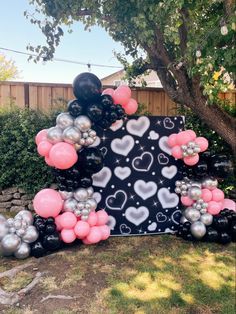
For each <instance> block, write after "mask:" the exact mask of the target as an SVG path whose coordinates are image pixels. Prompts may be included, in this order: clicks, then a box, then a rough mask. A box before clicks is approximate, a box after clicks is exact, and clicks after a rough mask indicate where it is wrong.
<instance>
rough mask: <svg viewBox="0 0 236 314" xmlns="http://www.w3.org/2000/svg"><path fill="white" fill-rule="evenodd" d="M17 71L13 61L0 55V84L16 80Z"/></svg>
mask: <svg viewBox="0 0 236 314" xmlns="http://www.w3.org/2000/svg"><path fill="white" fill-rule="evenodd" d="M17 76H18V70H17V67H16V66H15V63H14V61H12V60H8V59H7V58H6V57H5V56H4V55H3V54H0V82H1V81H6V80H9V79H13V78H16V77H17Z"/></svg>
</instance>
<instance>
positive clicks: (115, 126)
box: [110, 120, 124, 132]
mask: <svg viewBox="0 0 236 314" xmlns="http://www.w3.org/2000/svg"><path fill="white" fill-rule="evenodd" d="M123 123H124V122H123V120H117V121H116V122H115V123H113V124H112V126H111V127H110V129H111V130H112V131H114V132H115V131H117V130H119V129H120V128H121V127H122V125H123Z"/></svg>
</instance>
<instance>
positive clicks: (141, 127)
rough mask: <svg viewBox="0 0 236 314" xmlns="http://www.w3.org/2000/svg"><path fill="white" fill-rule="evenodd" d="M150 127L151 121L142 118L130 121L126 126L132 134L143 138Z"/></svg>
mask: <svg viewBox="0 0 236 314" xmlns="http://www.w3.org/2000/svg"><path fill="white" fill-rule="evenodd" d="M149 126H150V120H149V119H148V117H144V116H142V117H139V118H138V119H137V120H135V119H132V120H129V121H128V122H127V124H126V129H127V131H128V132H129V133H130V134H132V135H136V136H139V137H142V136H143V134H144V133H145V132H146V131H147V130H148V128H149Z"/></svg>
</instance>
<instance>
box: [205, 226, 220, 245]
mask: <svg viewBox="0 0 236 314" xmlns="http://www.w3.org/2000/svg"><path fill="white" fill-rule="evenodd" d="M205 239H206V241H208V242H216V241H217V239H218V232H217V230H215V229H213V228H212V227H209V228H207V231H206V235H205Z"/></svg>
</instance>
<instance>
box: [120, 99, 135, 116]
mask: <svg viewBox="0 0 236 314" xmlns="http://www.w3.org/2000/svg"><path fill="white" fill-rule="evenodd" d="M123 108H124V109H125V113H126V114H128V115H131V114H134V113H135V112H136V111H137V110H138V103H137V101H136V100H135V99H133V98H131V99H130V100H129V102H128V103H127V104H126V105H124V106H123Z"/></svg>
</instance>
